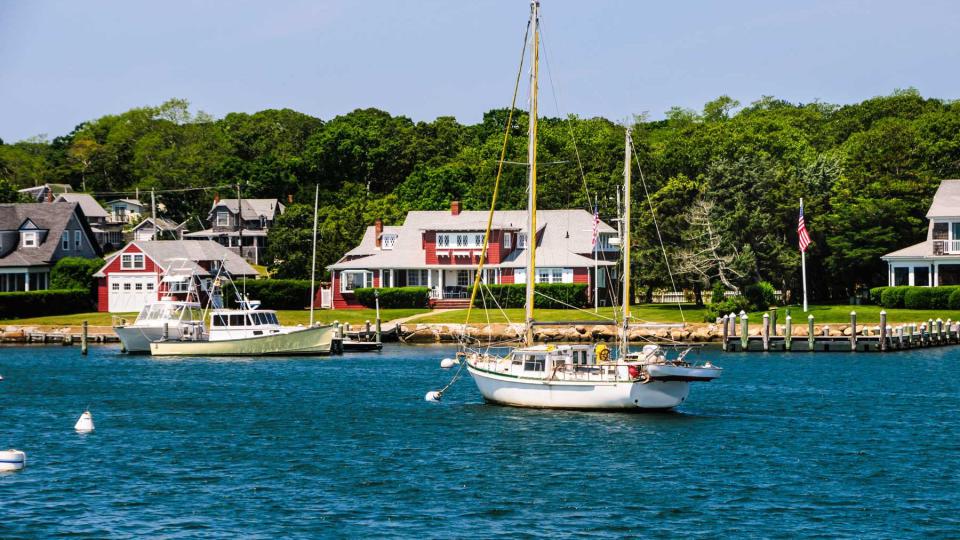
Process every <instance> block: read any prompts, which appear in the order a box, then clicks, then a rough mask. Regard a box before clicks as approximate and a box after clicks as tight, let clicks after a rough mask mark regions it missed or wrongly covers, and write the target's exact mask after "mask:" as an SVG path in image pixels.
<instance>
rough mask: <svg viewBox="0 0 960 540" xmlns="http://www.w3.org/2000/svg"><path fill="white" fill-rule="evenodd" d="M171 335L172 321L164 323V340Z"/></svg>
mask: <svg viewBox="0 0 960 540" xmlns="http://www.w3.org/2000/svg"><path fill="white" fill-rule="evenodd" d="M169 337H170V323H163V340H164V341H166V340H167V338H169Z"/></svg>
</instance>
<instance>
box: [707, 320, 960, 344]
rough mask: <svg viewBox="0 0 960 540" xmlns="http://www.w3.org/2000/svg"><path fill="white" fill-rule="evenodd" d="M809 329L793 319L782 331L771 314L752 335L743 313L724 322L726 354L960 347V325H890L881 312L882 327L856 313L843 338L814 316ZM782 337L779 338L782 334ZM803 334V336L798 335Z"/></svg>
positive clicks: (938, 322) (943, 323) (807, 323)
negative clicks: (862, 322)
mask: <svg viewBox="0 0 960 540" xmlns="http://www.w3.org/2000/svg"><path fill="white" fill-rule="evenodd" d="M805 322H806V325H804V326H806V328H803V329H801V331H800V332H797V331H796V330H797V328H796V327H795V326H794V324H793V321H792V320H791V318H790V316H789V315H788V316H787V319H786V324H784V325H783V327H782V329H780V328H778V325H777V324H776V314H774V320H773V324H772V325H771V318H770V314H769V313H765V314H764V315H763V321H762V323H761V326H760V332H759V334H757V333H756V331H754V332H753V334H754V335H751V331H750V321H749V318H748V317H747V315H746V314H745V313H743V312H741V313H740V315H735V314H732V313H731V314H730V315H727V316H724V317H723V318H722V319H721V324H722V325H723V350H724V352H890V351H902V350H907V349H917V348H924V347H943V346H946V345H958V344H960V323H954V322H953V321H951V320H949V319H948V320H946V321H943V320H941V319H936V320H933V319H928V320H927V321H925V322H921V323H911V324H901V325H898V326H889V325H887V314H886V312H885V311H881V312H880V324H879V325H872V326H871V325H867V326H858V325H857V314H856V312H851V313H850V324H849V326H846V328H845V329H844V331H843V332H842V335H837V331H835V330H834V331H831V329H830V325H821V326H820V327H819V328H817V327H816V325H815V320H814V316H813V315H809V316H808V317H807V320H806V321H805ZM778 334H779V335H778ZM798 334H801V335H798Z"/></svg>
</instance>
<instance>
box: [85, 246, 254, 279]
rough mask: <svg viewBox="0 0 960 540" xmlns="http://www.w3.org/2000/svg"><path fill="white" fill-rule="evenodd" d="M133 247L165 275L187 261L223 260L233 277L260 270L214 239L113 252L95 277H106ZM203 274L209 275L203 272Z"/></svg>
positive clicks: (251, 274)
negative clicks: (108, 268) (105, 272)
mask: <svg viewBox="0 0 960 540" xmlns="http://www.w3.org/2000/svg"><path fill="white" fill-rule="evenodd" d="M131 245H135V246H137V248H139V249H140V251H141V252H143V254H144V255H146V256H147V257H150V259H152V260H153V262H155V263H156V264H158V265H159V266H160V267H161V268H162V269H163V270H164V272H166V271H168V270H171V269H174V268H179V267H181V266H183V265H185V264H187V262H194V263H196V262H199V261H218V262H219V261H223V265H224V268H226V270H227V272H229V273H230V274H231V275H234V276H257V275H258V274H257V271H256V269H254V268H253V267H252V266H250V265H249V264H248V263H247V261H245V260H243V258H242V257H240V256H239V255H237V254H236V253H234V252H233V251H230V250H229V249H227V248H225V247H223V246H221V245H220V244H218V243H216V242H214V241H212V240H143V241H136V242H131V243H129V244H127V246H125V247H124V248H123V249H121V250H120V251H118V252H116V253H114V254H113V255H112V256H111V257H110V258H109V259H107V262H106V264H104V265H103V267H102V268H100V270H98V271H97V273H96V274H94V275H95V276H96V277H104V276H105V275H106V274H104V273H103V272H104V270H106V269H107V267H109V266H110V263H111V262H113V261H114V260H115V259H116V258H117V257H119V256H120V255H121V254H122V253H123V252H124V251H126V250H127V248H128V247H129V246H131ZM203 272H204V273H201V275H208V273H206V271H203Z"/></svg>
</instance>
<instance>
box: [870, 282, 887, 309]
mask: <svg viewBox="0 0 960 540" xmlns="http://www.w3.org/2000/svg"><path fill="white" fill-rule="evenodd" d="M887 289H889V287H887V286H883V287H873V288H871V289H870V301H871V302H873V303H874V304H877V305H878V306H879V305H882V304H881V302H880V297H881V296H882V295H883V291H885V290H887Z"/></svg>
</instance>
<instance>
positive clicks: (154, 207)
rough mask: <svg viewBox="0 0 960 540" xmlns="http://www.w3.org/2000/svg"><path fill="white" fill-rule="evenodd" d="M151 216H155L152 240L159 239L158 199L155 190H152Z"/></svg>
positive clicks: (151, 234)
mask: <svg viewBox="0 0 960 540" xmlns="http://www.w3.org/2000/svg"><path fill="white" fill-rule="evenodd" d="M150 215H151V216H153V232H152V233H150V240H156V239H157V228H158V225H157V199H156V197H155V196H154V192H153V188H150Z"/></svg>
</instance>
